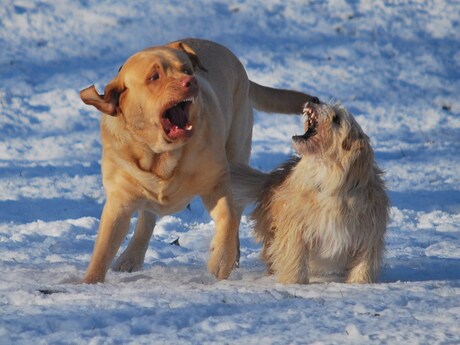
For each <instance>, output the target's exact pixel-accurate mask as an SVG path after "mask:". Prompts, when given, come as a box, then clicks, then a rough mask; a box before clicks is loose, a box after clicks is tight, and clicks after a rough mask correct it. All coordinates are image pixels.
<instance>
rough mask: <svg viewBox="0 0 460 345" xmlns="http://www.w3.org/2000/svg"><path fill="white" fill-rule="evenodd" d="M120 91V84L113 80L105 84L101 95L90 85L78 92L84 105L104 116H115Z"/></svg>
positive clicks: (117, 109) (121, 89)
mask: <svg viewBox="0 0 460 345" xmlns="http://www.w3.org/2000/svg"><path fill="white" fill-rule="evenodd" d="M122 91H123V88H122V86H121V85H120V82H119V81H118V79H117V78H115V79H113V80H112V81H111V82H110V83H108V84H107V86H106V87H105V90H104V94H103V95H100V94H98V93H97V91H96V87H95V86H94V85H91V86H90V87H87V88H86V89H83V90H81V91H80V98H81V100H82V101H83V102H84V103H85V104H88V105H92V106H94V107H96V108H97V109H98V110H99V111H101V112H103V113H104V114H108V115H112V116H116V115H118V111H119V98H120V93H121V92H122Z"/></svg>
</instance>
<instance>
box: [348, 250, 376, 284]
mask: <svg viewBox="0 0 460 345" xmlns="http://www.w3.org/2000/svg"><path fill="white" fill-rule="evenodd" d="M382 256H383V244H376V245H373V246H370V247H368V248H365V249H361V251H358V252H357V253H356V255H355V256H354V257H352V258H351V260H350V265H349V270H348V273H347V277H346V279H345V282H346V283H349V284H369V283H374V282H375V281H376V280H377V276H378V273H379V270H380V264H381V261H382Z"/></svg>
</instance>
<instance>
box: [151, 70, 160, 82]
mask: <svg viewBox="0 0 460 345" xmlns="http://www.w3.org/2000/svg"><path fill="white" fill-rule="evenodd" d="M158 79H160V73H158V72H155V73H153V74H152V76H151V77H150V80H158Z"/></svg>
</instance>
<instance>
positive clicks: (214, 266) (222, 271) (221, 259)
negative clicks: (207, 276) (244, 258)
mask: <svg viewBox="0 0 460 345" xmlns="http://www.w3.org/2000/svg"><path fill="white" fill-rule="evenodd" d="M236 262H237V250H236V246H217V245H213V246H211V252H210V258H209V261H208V271H209V272H211V273H212V274H213V275H214V276H215V277H216V278H217V279H219V280H222V279H227V278H228V277H229V276H230V273H231V272H232V270H233V268H234V267H235V265H236Z"/></svg>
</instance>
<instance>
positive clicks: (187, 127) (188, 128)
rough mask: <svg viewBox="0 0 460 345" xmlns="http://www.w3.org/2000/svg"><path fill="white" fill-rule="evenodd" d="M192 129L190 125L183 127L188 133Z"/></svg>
mask: <svg viewBox="0 0 460 345" xmlns="http://www.w3.org/2000/svg"><path fill="white" fill-rule="evenodd" d="M192 128H193V126H192V125H190V124H189V125H187V126H186V127H185V129H186V130H188V131H189V130H191V129H192Z"/></svg>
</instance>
